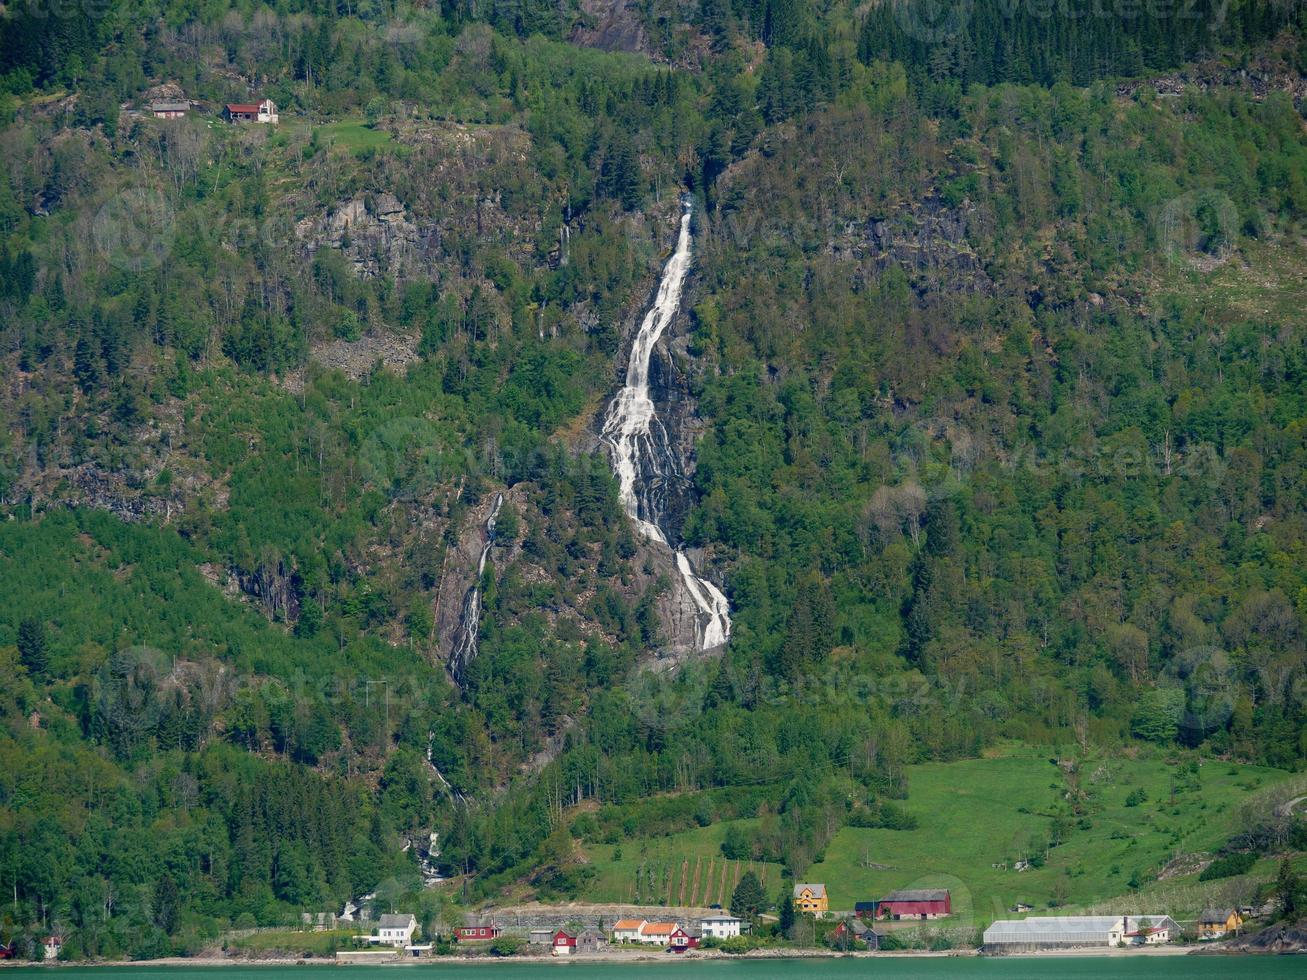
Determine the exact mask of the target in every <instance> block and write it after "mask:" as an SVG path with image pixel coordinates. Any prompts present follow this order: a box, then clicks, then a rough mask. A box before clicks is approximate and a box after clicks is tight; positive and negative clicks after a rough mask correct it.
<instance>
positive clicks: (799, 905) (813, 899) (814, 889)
mask: <svg viewBox="0 0 1307 980" xmlns="http://www.w3.org/2000/svg"><path fill="white" fill-rule="evenodd" d="M829 909H830V900H829V899H828V898H827V897H826V886H825V885H819V884H798V885H795V886H794V910H795V911H796V912H812V913H814V914H816V915H821V914H822V913H823V912H826V911H827V910H829Z"/></svg>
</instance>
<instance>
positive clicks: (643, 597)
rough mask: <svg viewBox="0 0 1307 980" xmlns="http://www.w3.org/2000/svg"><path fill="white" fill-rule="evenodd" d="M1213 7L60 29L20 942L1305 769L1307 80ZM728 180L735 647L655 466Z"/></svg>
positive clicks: (7, 438)
mask: <svg viewBox="0 0 1307 980" xmlns="http://www.w3.org/2000/svg"><path fill="white" fill-rule="evenodd" d="M1200 6H1201V7H1202V10H1201V11H1199V12H1200V13H1202V14H1203V16H1204V18H1205V20H1204V21H1203V24H1205V25H1206V26H1205V28H1204V29H1197V28H1193V27H1192V25H1190V24H1189V23H1188V22H1187V21H1186V22H1184V23H1179V22H1174V23H1173V22H1171V21H1167V20H1166V19H1165V18H1164V19H1163V20H1162V21H1158V20H1157V19H1156V18H1154V17H1152V16H1151V15H1150V16H1149V17H1145V18H1141V19H1138V20H1135V19H1127V21H1126V22H1125V23H1124V24H1121V23H1117V22H1116V21H1112V20H1111V19H1110V18H1109V19H1107V20H1104V19H1102V18H1087V19H1084V20H1081V19H1078V18H1063V17H1053V18H1051V19H1047V20H1044V19H1038V18H1034V19H1031V18H1029V17H1026V15H1025V14H1023V13H1021V12H1018V13H1017V14H1016V20H1015V21H1012V22H1011V23H1007V22H1005V21H1004V20H1003V19H1004V18H1005V17H1009V16H1010V14H1011V12H1010V11H1007V12H1005V11H1006V8H1005V7H1004V6H1003V5H999V4H990V3H982V2H979V0H977V3H976V4H974V5H968V6H967V8H966V9H967V10H968V11H969V12H970V15H969V16H968V17H967V18H966V21H965V23H964V24H956V25H955V24H952V23H950V22H947V21H945V22H943V23H940V22H938V21H934V22H931V23H929V24H927V23H925V22H924V21H923V19H922V18H923V17H924V16H925V15H926V14H927V13H930V12H931V11H934V13H930V16H932V17H933V16H936V15H937V13H938V11H937V10H936V9H935V6H932V5H930V4H924V3H923V4H920V5H918V4H916V3H915V2H905V3H902V4H898V3H896V4H882V5H873V6H872V7H871V8H870V9H868V10H863V9H862V8H858V9H853V8H852V7H851V6H849V5H833V6H831V7H830V8H829V9H824V8H819V7H817V6H816V5H811V6H810V5H807V4H804V3H796V2H780V0H773V2H769V3H766V4H762V5H758V4H750V3H738V4H735V3H717V2H705V3H703V4H702V5H699V6H694V5H690V7H687V8H680V9H678V10H677V12H676V14H675V15H674V16H672V15H664V14H662V13H658V12H653V13H650V14H648V15H644V14H640V13H638V12H636V11H634V10H633V9H631V8H626V7H622V8H621V10H620V11H618V12H616V13H606V12H605V8H604V7H603V5H582V6H581V7H579V8H571V7H568V6H566V5H564V6H561V7H560V6H557V5H554V4H534V3H524V4H516V5H506V4H501V5H492V6H491V7H490V9H489V12H488V13H487V12H486V11H484V10H482V9H480V8H479V7H477V8H474V7H472V6H464V5H459V4H452V3H450V4H443V5H427V4H414V5H411V6H410V5H406V4H398V5H373V4H368V3H362V4H353V5H337V4H327V3H315V2H308V0H305V2H293V0H291V2H285V3H279V4H273V5H259V4H253V3H249V4H246V3H234V4H211V5H200V6H198V7H196V6H194V5H189V4H181V3H171V2H156V3H146V4H127V3H121V4H118V3H108V4H102V5H95V7H96V9H95V11H94V13H93V15H91V16H85V17H80V16H79V17H64V16H55V17H41V16H37V15H36V13H34V12H33V10H32V9H30V8H23V7H22V6H15V7H14V8H13V9H12V10H8V11H6V13H5V14H4V16H3V18H2V19H0V28H2V29H3V34H0V59H3V60H0V80H2V81H3V85H2V86H0V88H2V89H3V91H2V93H0V123H2V124H3V127H4V128H3V130H0V158H2V159H3V172H4V174H5V179H4V181H2V182H0V236H3V237H2V239H0V364H3V371H2V372H0V376H2V378H3V381H2V383H0V417H2V418H3V422H4V425H3V427H0V498H2V501H3V509H4V516H5V518H6V520H5V521H4V522H3V524H0V596H3V597H4V602H3V603H0V658H2V659H3V660H4V662H5V664H6V667H5V670H4V671H3V677H4V679H3V681H2V682H0V684H3V691H4V695H3V701H4V707H3V709H2V710H3V717H4V721H5V724H4V731H3V734H0V757H3V760H4V763H5V764H4V765H3V767H0V771H2V772H3V773H4V775H3V776H0V849H2V850H3V854H0V868H3V869H6V870H5V871H0V877H5V878H6V879H8V878H12V887H13V890H14V893H15V899H14V903H13V905H12V908H7V909H6V911H5V912H4V915H5V916H7V917H8V922H9V927H10V928H11V929H12V930H13V931H15V932H18V933H24V934H27V933H34V932H36V931H37V930H39V929H48V928H52V927H54V926H56V925H57V926H59V927H62V928H68V929H69V930H70V935H73V936H74V937H75V945H74V946H72V947H71V951H72V952H73V953H74V954H77V955H119V954H131V955H138V956H142V955H149V954H153V953H161V952H164V951H166V950H168V949H183V950H188V949H195V948H198V947H199V946H200V945H202V944H203V943H204V942H205V941H207V940H208V939H210V938H211V937H213V936H214V935H216V934H217V933H218V932H219V931H221V930H222V929H224V928H228V927H230V926H231V925H232V924H233V923H240V924H250V923H251V922H259V923H264V922H274V921H277V920H278V918H279V917H280V916H282V915H284V914H286V913H287V912H288V911H298V910H304V909H315V910H316V909H324V908H329V907H330V908H338V907H339V906H340V905H341V904H342V903H343V902H344V901H345V900H346V899H350V898H356V897H358V896H360V895H363V894H364V893H367V892H371V891H374V890H375V889H376V888H377V887H378V885H379V884H380V885H381V886H382V892H383V894H384V895H385V896H386V897H387V898H389V899H394V900H399V899H401V898H404V900H406V901H414V902H417V901H419V899H418V894H419V893H420V892H421V879H420V877H419V873H420V871H421V867H420V863H419V862H420V861H427V862H428V869H430V868H431V867H434V868H436V869H438V870H439V871H441V872H443V873H444V874H447V875H449V874H455V873H458V874H465V875H467V876H468V878H467V880H468V890H467V895H468V896H469V897H471V898H476V897H480V896H487V895H492V894H496V893H498V892H499V891H500V890H502V889H513V890H517V891H529V892H532V893H534V894H536V895H539V896H542V897H546V898H549V897H555V896H559V895H575V894H577V893H578V892H583V891H584V888H585V887H586V883H587V881H588V880H589V878H590V877H592V869H588V868H587V866H586V864H585V863H584V862H583V861H582V860H581V858H580V856H579V855H580V854H581V853H582V850H581V849H582V848H583V847H584V845H585V844H586V843H593V842H594V841H596V840H599V839H603V840H605V841H606V842H607V843H608V844H613V845H618V844H620V841H622V840H623V839H627V838H630V837H633V836H634V835H635V834H636V833H637V831H638V832H639V833H642V834H643V833H648V832H651V830H652V831H654V832H666V831H668V830H673V829H682V828H683V827H685V826H688V825H689V824H690V823H693V822H704V821H705V820H706V821H709V822H711V821H712V820H714V819H716V820H723V819H730V818H734V817H752V816H755V815H760V814H762V815H765V816H767V817H768V818H769V819H768V820H767V821H765V823H764V825H763V826H764V827H765V832H759V833H758V834H757V835H756V837H755V838H754V839H752V840H749V841H744V842H739V841H735V842H733V848H734V849H735V850H736V851H737V856H745V855H747V856H749V857H753V858H756V859H758V860H763V861H773V862H777V863H779V864H782V865H784V866H785V867H786V869H787V870H788V871H790V872H792V873H794V874H802V873H803V872H804V871H805V870H806V869H807V867H808V866H809V865H810V864H811V863H813V862H814V861H820V860H821V858H822V856H823V851H824V848H825V846H826V844H827V843H828V842H829V840H830V839H831V837H832V835H833V834H834V833H835V831H836V830H838V828H839V827H840V826H842V825H845V824H850V823H851V824H855V825H858V826H863V827H869V826H895V825H896V824H899V825H906V824H907V823H909V822H910V821H908V820H907V819H906V818H904V817H903V814H902V812H901V810H900V809H899V804H896V803H891V802H890V800H891V799H901V798H902V797H903V796H904V795H905V794H907V796H908V799H909V801H910V800H911V795H910V786H908V785H907V781H906V777H905V766H907V765H908V764H910V763H913V762H923V761H942V760H951V759H958V758H963V757H973V756H976V755H978V754H980V753H981V752H982V751H983V750H984V749H985V748H986V747H988V746H992V745H994V744H996V743H998V742H1000V741H1003V740H1020V741H1024V742H1027V743H1030V744H1032V745H1072V744H1077V745H1080V746H1081V747H1082V748H1083V747H1087V746H1091V745H1092V746H1100V747H1114V746H1121V745H1132V746H1134V747H1139V746H1144V745H1150V744H1151V745H1157V746H1162V747H1164V748H1165V749H1166V750H1167V751H1169V752H1175V753H1192V754H1193V756H1194V757H1195V758H1198V757H1202V758H1210V757H1212V756H1220V757H1223V758H1230V759H1234V760H1239V761H1246V762H1255V763H1258V764H1261V765H1267V766H1273V767H1279V768H1282V769H1297V768H1301V766H1302V763H1303V760H1304V759H1305V758H1307V734H1304V733H1305V731H1307V726H1305V722H1307V699H1305V698H1304V691H1303V682H1304V676H1303V662H1304V653H1305V650H1307V571H1304V569H1307V562H1305V561H1304V554H1303V551H1304V531H1305V530H1307V526H1305V525H1307V497H1305V496H1304V495H1305V494H1307V489H1305V488H1307V478H1305V475H1304V466H1305V465H1307V422H1305V421H1304V419H1305V418H1307V405H1305V404H1304V398H1305V397H1307V396H1305V395H1304V391H1305V390H1307V389H1305V387H1304V371H1305V370H1307V351H1305V350H1304V342H1305V340H1307V335H1305V334H1304V324H1303V319H1302V315H1301V310H1302V307H1303V302H1304V300H1305V299H1307V286H1305V285H1304V269H1307V241H1305V236H1304V227H1307V225H1304V221H1305V220H1307V135H1305V134H1304V125H1303V102H1302V99H1303V95H1304V92H1303V66H1304V64H1307V48H1305V47H1304V45H1303V43H1302V27H1303V22H1302V11H1301V7H1300V6H1296V5H1293V4H1283V3H1275V2H1269V3H1266V2H1254V0H1247V2H1243V3H1231V4H1228V5H1224V6H1222V7H1221V8H1220V10H1219V11H1217V10H1215V9H1213V8H1211V7H1209V6H1205V5H1200ZM606 18H607V19H606ZM574 42H586V43H587V44H593V45H595V46H596V47H611V48H622V49H628V51H627V53H611V52H604V51H599V50H594V49H593V48H591V47H587V46H585V45H584V44H579V43H574ZM255 97H271V98H273V99H274V100H275V101H276V102H277V104H278V107H279V110H280V123H279V124H278V125H277V126H275V127H272V126H258V125H250V126H239V125H229V124H227V123H225V122H223V121H222V120H221V117H220V116H219V114H218V111H219V109H220V108H221V105H222V103H224V102H229V101H242V102H243V101H248V100H249V99H251V98H255ZM179 98H186V99H190V100H194V107H193V108H192V110H191V111H190V112H189V113H188V115H187V118H184V119H154V118H152V117H151V114H150V113H149V111H148V108H147V107H148V105H149V104H150V103H151V102H152V101H156V100H159V99H169V100H175V99H179ZM682 194H688V195H689V200H690V201H691V202H692V205H693V209H694V210H693V214H694V217H693V221H692V232H693V243H694V245H693V249H694V258H693V262H694V264H693V267H692V270H691V274H690V278H689V282H688V286H687V289H686V293H685V296H684V301H683V304H682V307H683V309H682V315H680V316H679V317H678V318H677V319H676V320H675V321H674V323H673V325H672V327H671V328H670V329H669V331H668V335H667V338H666V340H665V341H663V342H662V343H661V344H660V346H659V348H658V350H657V352H656V355H655V364H654V374H655V379H656V382H657V387H658V398H659V400H660V414H661V415H662V417H663V418H665V419H667V420H669V424H670V425H671V426H672V427H673V429H674V430H675V431H674V436H675V439H674V441H675V442H676V444H677V446H678V451H679V452H681V453H682V454H683V455H684V462H685V467H686V485H685V486H684V487H681V488H680V495H681V496H680V500H679V503H678V505H677V509H676V513H675V522H676V524H677V526H678V528H679V532H680V534H681V536H682V537H683V538H684V540H685V541H686V543H687V544H688V545H689V546H690V547H691V548H692V549H693V550H694V555H695V559H696V562H697V563H698V564H699V567H701V568H702V569H704V571H705V572H706V574H708V575H709V576H710V577H711V578H712V579H713V581H715V582H718V583H719V584H721V586H722V588H723V590H724V591H725V593H726V594H727V596H728V597H729V599H730V601H731V606H732V615H733V618H734V630H733V633H732V639H731V642H730V643H729V644H728V646H727V647H726V648H725V650H724V651H721V652H720V653H713V654H712V655H711V656H704V657H698V656H693V655H690V654H689V653H688V646H687V643H686V642H685V635H686V631H687V627H686V624H685V622H684V620H683V617H682V616H681V615H680V614H679V613H678V607H677V604H676V601H675V595H674V589H673V581H672V579H673V570H672V567H671V565H670V560H669V556H668V554H667V553H666V552H665V550H660V549H659V548H657V547H654V546H651V545H650V544H649V543H648V542H646V541H645V540H643V539H642V538H641V537H640V535H638V534H637V533H636V531H635V529H634V528H633V527H632V526H631V523H630V521H629V520H628V519H627V517H626V515H625V514H624V513H623V511H622V509H621V507H620V505H619V502H618V498H617V493H616V486H615V483H614V480H613V477H612V473H611V468H610V461H609V458H608V455H607V452H606V451H605V448H604V446H603V445H602V443H601V441H600V439H599V433H598V424H599V418H600V416H601V414H602V410H603V407H604V405H605V403H606V401H607V399H608V398H609V397H611V395H612V393H613V391H614V390H615V389H616V388H617V387H618V385H619V384H620V378H621V376H622V373H623V370H624V365H625V363H626V360H625V359H626V355H627V351H628V346H629V340H630V334H631V332H632V331H633V329H634V328H635V326H636V324H638V323H639V321H640V317H641V316H642V314H643V311H644V309H645V308H646V306H647V305H648V303H649V301H650V298H651V296H652V295H653V291H654V288H655V286H656V284H657V280H658V276H659V271H660V268H661V266H662V263H663V261H664V259H665V257H666V255H667V253H668V252H669V251H670V249H671V247H672V244H673V242H674V240H675V234H676V220H677V217H678V215H679V211H680V199H681V195H682ZM501 494H502V499H503V505H502V508H501V509H500V511H499V512H498V514H497V520H496V523H495V529H494V536H493V539H490V540H489V541H488V539H487V531H486V521H487V518H488V516H489V514H490V512H491V510H492V508H493V502H494V501H495V499H496V498H497V497H498V496H499V495H501ZM487 541H488V543H489V550H488V551H487V565H486V570H485V573H484V575H482V576H481V577H480V578H479V579H478V576H477V570H476V569H477V557H478V555H479V554H480V553H481V550H482V548H483V547H484V546H485V545H486V544H487ZM474 585H476V586H477V587H478V588H479V596H480V599H481V602H482V606H483V609H484V612H483V613H482V615H481V618H480V624H479V652H478V655H477V657H476V658H475V660H473V661H472V663H471V665H470V667H469V668H468V670H467V671H466V672H465V673H463V674H460V676H458V677H454V676H451V673H450V671H449V670H448V669H447V662H448V657H449V655H450V652H451V645H452V642H453V637H454V634H455V632H456V630H457V628H458V625H459V617H460V614H461V610H462V608H463V601H462V600H463V597H464V596H465V595H466V594H467V590H468V589H470V588H471V587H473V586H474ZM691 632H692V631H691ZM663 655H667V656H663ZM668 662H677V663H683V666H682V667H680V668H679V669H678V670H677V671H675V672H670V673H667V674H665V675H661V674H651V673H649V672H648V671H646V670H644V669H642V668H643V667H644V666H647V665H649V664H651V663H654V664H659V665H660V668H665V667H666V664H667V663H668ZM664 794H670V795H664ZM581 803H586V804H587V806H586V807H581V808H580V809H581V810H587V809H589V808H590V806H592V805H594V804H598V805H600V806H601V807H602V809H601V810H600V811H599V814H598V816H596V815H594V814H591V813H588V812H587V813H581V814H580V815H579V816H578V810H577V809H574V807H575V806H576V805H577V804H581ZM1064 829H1065V832H1066V833H1074V830H1073V829H1072V828H1071V825H1070V822H1069V821H1068V822H1067V826H1066V827H1065V828H1064ZM432 831H435V832H438V833H439V834H440V845H439V853H438V854H437V853H434V852H432V853H428V841H429V834H430V833H431V832H432ZM735 844H738V845H739V846H738V847H735V846H734V845H735ZM5 884H6V885H9V884H11V883H10V881H8V880H6V882H5ZM421 894H422V897H421V899H420V901H421V903H422V905H421V907H422V908H423V909H424V911H425V912H428V913H429V912H431V911H432V910H433V909H434V908H435V903H436V902H437V897H436V896H435V893H432V892H423V893H421ZM442 894H443V893H442ZM439 900H440V901H443V900H445V899H444V898H440V899H439Z"/></svg>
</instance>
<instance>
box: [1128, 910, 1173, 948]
mask: <svg viewBox="0 0 1307 980" xmlns="http://www.w3.org/2000/svg"><path fill="white" fill-rule="evenodd" d="M1179 934H1180V925H1179V923H1178V922H1176V921H1175V919H1173V918H1171V917H1170V916H1169V915H1141V916H1137V917H1136V918H1134V919H1131V918H1130V916H1128V915H1127V916H1124V917H1123V919H1122V934H1121V941H1122V942H1123V943H1125V944H1126V945H1127V946H1158V945H1160V944H1162V943H1169V942H1170V941H1171V940H1172V939H1174V938H1175V937H1176V936H1178V935H1179Z"/></svg>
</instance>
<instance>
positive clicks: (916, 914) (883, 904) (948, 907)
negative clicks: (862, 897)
mask: <svg viewBox="0 0 1307 980" xmlns="http://www.w3.org/2000/svg"><path fill="white" fill-rule="evenodd" d="M952 911H953V899H952V897H951V896H950V895H949V892H948V889H947V888H909V889H905V890H902V891H897V892H890V893H889V894H888V895H886V896H885V897H884V898H882V899H881V900H880V901H879V902H877V903H876V917H877V918H880V919H938V918H941V917H943V916H946V915H949V914H951V913H952Z"/></svg>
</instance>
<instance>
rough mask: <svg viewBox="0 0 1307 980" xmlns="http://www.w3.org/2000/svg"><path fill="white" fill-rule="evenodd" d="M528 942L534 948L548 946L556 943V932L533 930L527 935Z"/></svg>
mask: <svg viewBox="0 0 1307 980" xmlns="http://www.w3.org/2000/svg"><path fill="white" fill-rule="evenodd" d="M526 941H527V942H528V943H530V944H531V945H532V946H548V945H550V944H551V943H553V941H554V930H553V929H532V930H531V931H530V932H528V933H527V934H526Z"/></svg>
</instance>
